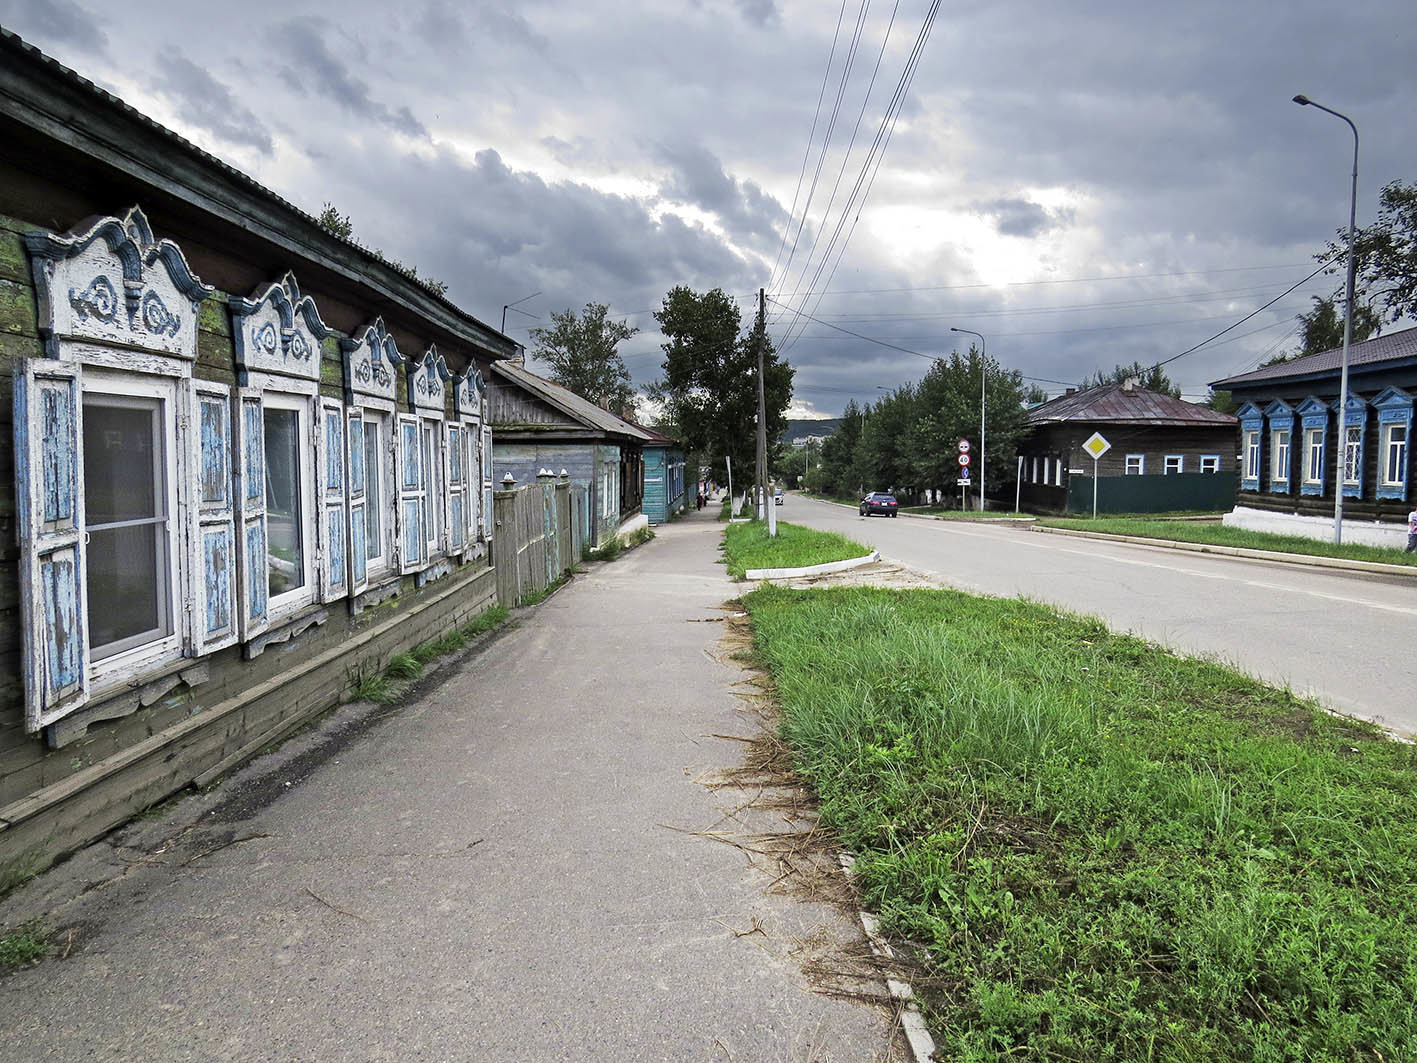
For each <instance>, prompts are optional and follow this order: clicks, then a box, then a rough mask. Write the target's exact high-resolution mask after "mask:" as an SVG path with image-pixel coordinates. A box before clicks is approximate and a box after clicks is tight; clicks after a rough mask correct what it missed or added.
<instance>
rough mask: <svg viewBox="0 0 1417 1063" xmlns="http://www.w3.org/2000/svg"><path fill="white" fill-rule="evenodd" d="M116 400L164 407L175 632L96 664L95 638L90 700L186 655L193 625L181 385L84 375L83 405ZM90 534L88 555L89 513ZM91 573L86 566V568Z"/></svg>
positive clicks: (140, 378) (167, 380) (139, 378)
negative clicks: (92, 397) (102, 398)
mask: <svg viewBox="0 0 1417 1063" xmlns="http://www.w3.org/2000/svg"><path fill="white" fill-rule="evenodd" d="M91 393H92V394H97V395H115V396H120V397H128V398H140V399H156V400H157V401H158V402H160V403H161V404H162V411H163V412H162V445H163V456H162V463H163V475H164V479H165V481H166V494H167V498H166V504H167V507H168V542H167V551H166V552H167V566H166V567H167V579H168V601H167V603H166V605H167V610H168V617H169V623H170V626H171V628H172V630H171V631H170V632H169V633H168V634H166V635H160V636H157V637H156V638H154V639H153V640H151V641H149V642H144V643H142V644H140V645H137V646H131V647H129V648H128V649H125V650H120V651H119V652H117V653H113V654H109V655H108V656H106V657H103V658H99V659H94V658H93V656H92V652H93V646H92V640H91V639H90V640H89V642H90V645H89V647H88V649H89V654H90V659H89V680H90V684H91V690H92V693H91V695H90V696H91V697H102V696H103V695H104V694H106V693H107V692H109V691H111V690H115V689H121V688H122V687H124V686H126V685H127V684H128V683H129V682H130V681H131V680H132V679H133V678H134V677H135V676H137V675H140V674H141V673H143V672H145V671H148V670H151V669H155V668H160V667H162V666H163V665H166V664H169V663H171V662H173V661H176V660H179V659H180V658H181V657H182V656H183V647H184V643H185V641H186V639H187V637H188V630H187V628H188V624H189V623H190V622H192V617H191V612H190V610H188V609H186V608H185V606H186V604H187V602H188V601H189V600H190V599H191V597H192V588H191V582H190V581H191V572H190V570H189V565H188V558H187V552H186V550H185V542H186V538H187V534H186V511H187V506H188V505H189V500H188V499H187V498H186V493H185V491H184V490H183V488H185V487H186V478H185V477H184V476H183V464H182V460H181V456H182V455H183V454H184V453H185V452H186V448H185V447H184V446H183V443H184V442H185V441H187V440H188V439H190V435H189V433H190V432H191V428H190V427H187V428H184V427H183V426H182V417H181V414H180V411H179V410H178V395H177V383H176V380H175V379H172V378H164V377H144V376H142V375H139V374H135V373H123V374H119V373H116V372H112V371H108V370H91V371H88V372H85V373H84V375H83V380H82V384H81V387H80V401H81V402H82V401H83V398H84V397H85V396H87V395H89V394H91ZM79 445H80V448H82V446H83V436H82V434H81V435H80V437H79ZM78 465H79V476H80V477H81V478H82V477H83V475H84V467H83V453H82V449H81V451H80V454H79V456H78ZM84 520H85V535H84V541H83V547H84V552H85V555H87V552H88V534H87V526H88V516H87V513H85V517H84ZM85 572H86V573H87V563H86V564H85ZM82 592H83V595H84V602H85V604H84V609H85V612H86V614H87V615H89V616H92V612H91V611H90V610H89V604H88V586H87V581H85V586H84V587H83V589H82Z"/></svg>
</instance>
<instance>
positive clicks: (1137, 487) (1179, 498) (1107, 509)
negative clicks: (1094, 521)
mask: <svg viewBox="0 0 1417 1063" xmlns="http://www.w3.org/2000/svg"><path fill="white" fill-rule="evenodd" d="M1092 480H1093V478H1092V477H1091V476H1078V475H1073V476H1070V477H1068V512H1069V513H1075V514H1079V515H1087V514H1091V513H1092ZM1235 487H1236V482H1235V474H1234V473H1233V472H1191V473H1184V472H1183V473H1177V474H1175V475H1173V476H1102V477H1098V480H1097V512H1098V513H1170V512H1175V511H1177V510H1202V511H1206V512H1216V511H1219V510H1228V509H1231V508H1233V507H1234V505H1235Z"/></svg>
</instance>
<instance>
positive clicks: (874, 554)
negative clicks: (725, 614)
mask: <svg viewBox="0 0 1417 1063" xmlns="http://www.w3.org/2000/svg"><path fill="white" fill-rule="evenodd" d="M880 559H881V553H880V551H879V550H872V551H871V552H870V553H869V554H867V555H866V556H865V557H852V558H848V559H847V560H845V561H828V562H826V563H825V564H822V565H808V566H807V567H806V568H750V569H748V570H747V571H746V572H744V573H743V578H744V579H793V578H794V577H797V576H820V575H823V574H825V573H827V572H845V571H846V570H847V569H851V568H859V567H860V566H862V565H869V564H870V563H871V562H873V561H879V560H880Z"/></svg>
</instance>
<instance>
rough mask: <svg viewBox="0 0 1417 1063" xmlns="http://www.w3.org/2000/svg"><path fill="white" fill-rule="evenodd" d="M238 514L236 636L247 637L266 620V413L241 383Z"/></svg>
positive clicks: (265, 624) (258, 398)
mask: <svg viewBox="0 0 1417 1063" xmlns="http://www.w3.org/2000/svg"><path fill="white" fill-rule="evenodd" d="M236 453H237V468H238V470H239V473H240V475H239V477H238V479H237V491H236V503H237V506H236V509H237V514H238V518H239V519H238V522H237V535H236V557H237V563H238V568H237V571H238V572H239V573H240V575H241V578H240V580H239V581H238V583H237V589H236V597H237V603H238V610H237V616H238V617H239V618H240V621H241V626H240V631H241V638H242V639H251V638H254V637H255V636H256V635H259V634H260V633H261V632H262V631H265V630H266V628H267V627H268V626H269V625H270V611H269V608H268V601H267V598H268V588H269V583H268V582H267V580H268V577H267V573H266V566H267V555H266V414H265V404H264V403H263V402H262V401H261V392H260V391H259V390H258V389H256V388H241V389H240V390H239V392H238V393H237V402H236Z"/></svg>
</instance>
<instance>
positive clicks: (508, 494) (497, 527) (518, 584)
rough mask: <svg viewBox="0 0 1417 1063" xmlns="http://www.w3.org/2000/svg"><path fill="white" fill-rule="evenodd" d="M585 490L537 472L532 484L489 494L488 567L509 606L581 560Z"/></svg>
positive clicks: (539, 589)
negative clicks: (493, 572)
mask: <svg viewBox="0 0 1417 1063" xmlns="http://www.w3.org/2000/svg"><path fill="white" fill-rule="evenodd" d="M586 505H587V492H586V489H585V488H584V487H580V486H572V484H571V483H570V481H569V480H557V479H556V477H554V476H547V475H542V476H538V477H537V482H536V483H535V484H532V485H529V486H527V487H518V488H516V489H514V490H511V491H494V492H493V494H492V519H493V521H494V526H493V535H492V566H493V568H494V569H495V570H496V574H497V600H498V601H499V602H501V603H502V604H503V605H507V606H512V605H516V604H517V603H518V602H520V601H522V600H523V599H525V598H526V597H528V596H529V595H532V594H536V593H537V592H539V591H543V590H545V589H546V588H547V587H548V586H550V585H551V584H552V583H554V582H555V581H556V580H557V579H559V578H560V577H561V576H562V575H564V574H565V573H567V572H569V571H570V570H571V568H572V567H574V566H575V564H576V562H577V561H579V560H580V557H581V549H582V547H583V545H584V542H585V532H584V528H585V516H586Z"/></svg>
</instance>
